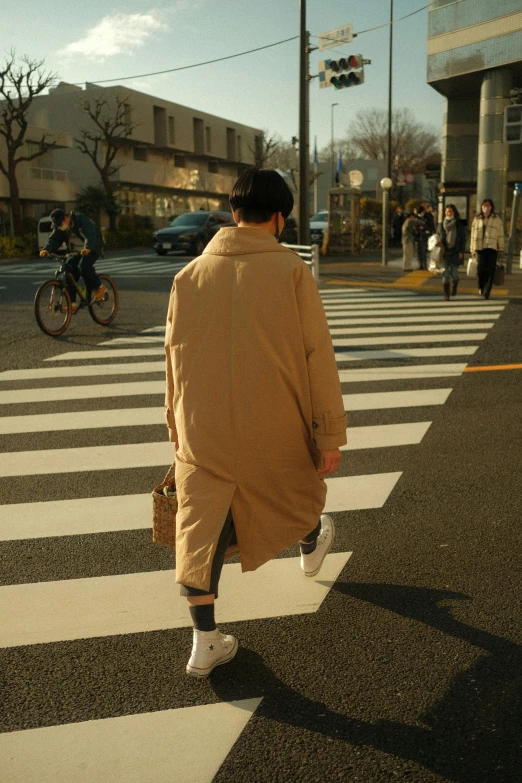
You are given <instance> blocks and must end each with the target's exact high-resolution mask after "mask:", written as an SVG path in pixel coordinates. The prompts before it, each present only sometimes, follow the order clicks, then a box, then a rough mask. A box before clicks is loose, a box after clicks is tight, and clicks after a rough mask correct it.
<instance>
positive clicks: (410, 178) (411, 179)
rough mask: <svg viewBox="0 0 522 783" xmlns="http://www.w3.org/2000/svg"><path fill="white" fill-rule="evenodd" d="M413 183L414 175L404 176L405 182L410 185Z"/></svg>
mask: <svg viewBox="0 0 522 783" xmlns="http://www.w3.org/2000/svg"><path fill="white" fill-rule="evenodd" d="M414 181H415V174H406V182H407V183H408V185H411V183H412V182H414Z"/></svg>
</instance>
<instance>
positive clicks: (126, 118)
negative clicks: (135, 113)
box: [123, 103, 132, 133]
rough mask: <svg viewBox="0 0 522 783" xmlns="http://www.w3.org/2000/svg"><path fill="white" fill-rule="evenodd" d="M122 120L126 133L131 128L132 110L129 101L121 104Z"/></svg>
mask: <svg viewBox="0 0 522 783" xmlns="http://www.w3.org/2000/svg"><path fill="white" fill-rule="evenodd" d="M123 122H124V123H125V129H126V131H127V132H128V133H130V131H131V130H132V112H131V105H130V103H124V104H123Z"/></svg>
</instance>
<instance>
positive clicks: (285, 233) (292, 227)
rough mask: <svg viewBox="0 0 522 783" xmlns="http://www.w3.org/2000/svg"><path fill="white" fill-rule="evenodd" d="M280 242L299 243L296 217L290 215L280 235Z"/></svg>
mask: <svg viewBox="0 0 522 783" xmlns="http://www.w3.org/2000/svg"><path fill="white" fill-rule="evenodd" d="M279 241H280V242H285V243H286V244H287V245H297V220H296V219H295V217H288V218H287V219H286V223H285V227H284V229H283V230H282V232H281V236H280V237H279Z"/></svg>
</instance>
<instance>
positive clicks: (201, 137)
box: [193, 117, 205, 155]
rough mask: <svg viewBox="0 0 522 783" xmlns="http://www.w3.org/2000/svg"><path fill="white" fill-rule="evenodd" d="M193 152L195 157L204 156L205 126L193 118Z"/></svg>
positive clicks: (201, 121)
mask: <svg viewBox="0 0 522 783" xmlns="http://www.w3.org/2000/svg"><path fill="white" fill-rule="evenodd" d="M193 123H194V125H193V127H194V152H195V153H196V155H204V154H205V124H204V122H203V120H199V119H198V118H197V117H194V120H193Z"/></svg>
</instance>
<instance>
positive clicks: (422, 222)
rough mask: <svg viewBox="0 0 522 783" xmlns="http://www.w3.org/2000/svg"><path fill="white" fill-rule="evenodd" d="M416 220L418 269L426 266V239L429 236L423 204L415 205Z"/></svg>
mask: <svg viewBox="0 0 522 783" xmlns="http://www.w3.org/2000/svg"><path fill="white" fill-rule="evenodd" d="M416 216H417V220H418V221H419V225H418V226H417V261H418V262H419V269H427V268H428V239H429V237H430V233H431V232H430V230H429V228H428V221H427V217H426V212H425V210H424V206H423V205H422V204H421V206H419V207H417V209H416Z"/></svg>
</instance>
